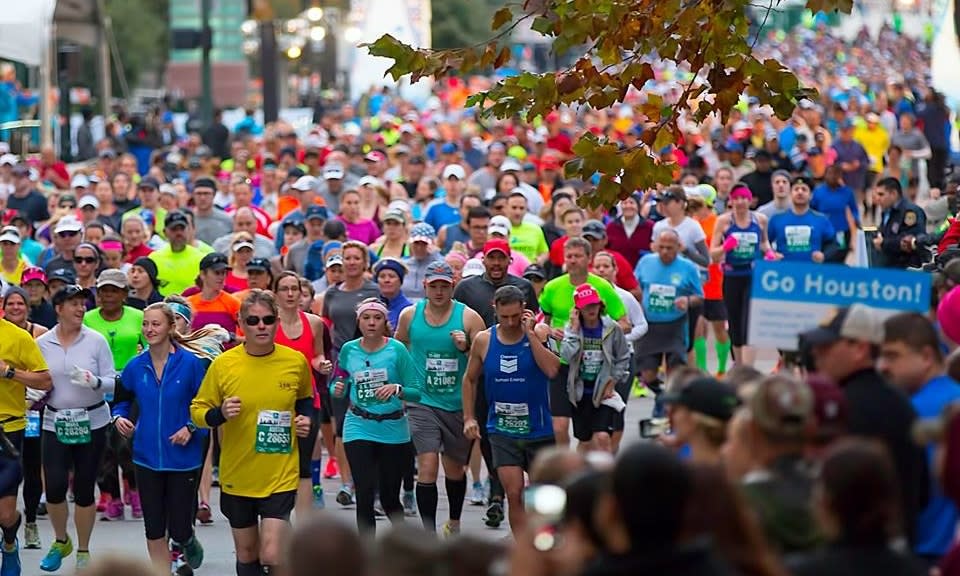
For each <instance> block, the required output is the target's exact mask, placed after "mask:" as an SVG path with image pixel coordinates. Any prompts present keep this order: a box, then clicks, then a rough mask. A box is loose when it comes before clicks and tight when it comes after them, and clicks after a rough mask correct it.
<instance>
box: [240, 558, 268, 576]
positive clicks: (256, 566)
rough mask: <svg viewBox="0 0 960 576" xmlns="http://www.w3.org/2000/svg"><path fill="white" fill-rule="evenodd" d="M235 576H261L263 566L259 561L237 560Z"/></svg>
mask: <svg viewBox="0 0 960 576" xmlns="http://www.w3.org/2000/svg"><path fill="white" fill-rule="evenodd" d="M237 576H263V566H261V565H260V561H259V560H257V561H255V562H241V561H239V560H237Z"/></svg>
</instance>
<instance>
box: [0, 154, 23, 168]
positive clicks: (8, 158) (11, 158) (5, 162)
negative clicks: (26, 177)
mask: <svg viewBox="0 0 960 576" xmlns="http://www.w3.org/2000/svg"><path fill="white" fill-rule="evenodd" d="M19 161H20V159H19V158H17V155H16V154H4V155H2V156H0V166H16V165H17V162H19Z"/></svg>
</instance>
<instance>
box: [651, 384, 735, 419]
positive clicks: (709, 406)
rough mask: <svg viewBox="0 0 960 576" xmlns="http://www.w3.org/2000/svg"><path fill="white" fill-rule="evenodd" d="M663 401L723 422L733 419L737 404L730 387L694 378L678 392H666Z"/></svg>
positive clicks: (733, 391)
mask: <svg viewBox="0 0 960 576" xmlns="http://www.w3.org/2000/svg"><path fill="white" fill-rule="evenodd" d="M663 401H664V403H666V404H675V405H677V406H683V407H684V408H687V409H688V410H690V411H691V412H696V413H698V414H703V415H704V416H709V417H711V418H716V419H717V420H723V421H724V422H726V421H728V420H730V419H731V418H733V413H734V411H735V410H736V409H737V404H739V399H738V398H737V392H736V391H735V390H734V389H733V387H732V386H730V385H729V384H725V383H723V382H720V381H719V380H717V379H716V378H710V377H702V378H695V379H694V380H692V381H690V382H689V383H688V384H687V385H686V386H681V387H680V388H679V390H672V391H670V392H667V393H666V394H664V395H663Z"/></svg>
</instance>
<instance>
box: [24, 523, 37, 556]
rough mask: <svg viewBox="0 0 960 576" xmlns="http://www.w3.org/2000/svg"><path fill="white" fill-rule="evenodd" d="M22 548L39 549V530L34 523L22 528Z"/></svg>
mask: <svg viewBox="0 0 960 576" xmlns="http://www.w3.org/2000/svg"><path fill="white" fill-rule="evenodd" d="M23 540H24V546H23V547H24V548H25V549H27V550H39V549H40V547H41V546H40V530H39V529H38V528H37V523H36V522H28V523H27V524H24V526H23Z"/></svg>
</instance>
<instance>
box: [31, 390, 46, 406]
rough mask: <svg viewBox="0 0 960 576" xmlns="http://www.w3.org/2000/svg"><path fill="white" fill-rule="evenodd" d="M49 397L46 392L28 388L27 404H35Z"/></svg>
mask: <svg viewBox="0 0 960 576" xmlns="http://www.w3.org/2000/svg"><path fill="white" fill-rule="evenodd" d="M46 397H47V393H46V391H44V390H34V389H33V388H30V387H28V388H27V402H28V403H31V404H32V403H34V402H39V401H41V400H43V399H44V398H46Z"/></svg>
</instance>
